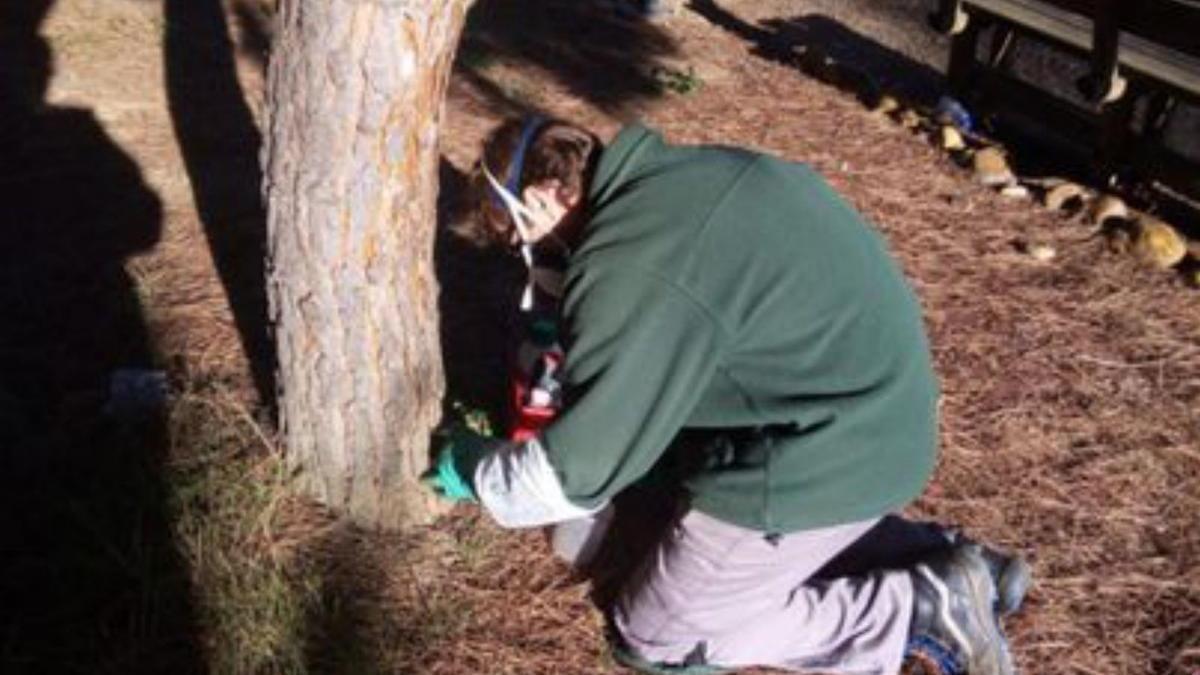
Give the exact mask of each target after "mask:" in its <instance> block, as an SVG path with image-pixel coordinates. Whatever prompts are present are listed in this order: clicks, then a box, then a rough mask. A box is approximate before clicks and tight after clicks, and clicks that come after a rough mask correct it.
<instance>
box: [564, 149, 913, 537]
mask: <svg viewBox="0 0 1200 675" xmlns="http://www.w3.org/2000/svg"><path fill="white" fill-rule="evenodd" d="M587 200H588V201H587V209H588V218H589V220H588V223H587V225H586V226H585V227H584V233H583V235H582V238H581V242H580V244H579V245H578V247H577V248H576V250H575V252H574V253H573V255H572V257H571V261H570V266H569V269H568V272H567V288H566V295H565V299H564V305H563V323H564V329H565V330H564V339H565V343H566V345H567V357H566V371H565V373H564V379H565V395H566V398H565V406H564V412H563V414H562V415H561V417H560V418H559V419H558V420H556V422H555V423H554V424H553V425H552V426H551V427H550V428H549V429H548V430H547V431H546V432H545V434H544V437H543V443H544V445H545V448H546V455H547V457H548V459H549V461H550V464H551V466H552V467H553V468H554V470H555V472H556V474H557V476H558V478H559V480H560V482H561V483H562V486H563V491H564V494H565V495H566V497H567V499H568V500H570V501H571V502H572V503H574V504H576V505H579V506H583V507H592V506H594V505H596V504H599V503H602V502H604V501H605V500H607V499H609V498H611V497H612V496H613V495H614V494H616V493H617V492H618V491H620V490H621V489H622V488H624V487H625V486H627V485H628V484H630V483H631V482H633V481H635V480H637V479H638V478H639V477H641V476H643V475H644V474H645V473H646V472H647V471H648V470H649V469H650V468H651V467H652V466H653V465H654V464H655V462H656V461H658V459H659V458H660V457H661V456H662V455H663V453H664V451H665V449H666V448H667V447H668V446H669V445H670V444H671V442H672V440H673V439H674V438H675V437H676V436H677V435H678V434H679V433H680V432H681V430H684V429H730V430H737V433H736V434H734V436H735V437H737V438H739V439H740V440H738V441H737V442H732V443H724V444H715V445H712V446H709V447H707V448H705V449H703V450H699V449H698V450H695V452H703V453H705V454H706V456H704V457H701V458H695V459H699V460H700V461H698V462H696V463H697V464H699V465H700V466H701V469H700V470H699V471H698V472H697V473H695V474H694V475H692V476H691V477H690V478H689V480H688V482H687V486H688V488H689V490H690V492H691V494H692V506H693V507H694V508H697V509H699V510H701V511H703V512H705V513H708V514H709V515H712V516H715V517H717V518H720V519H722V520H725V521H727V522H731V523H734V524H737V525H741V526H744V527H749V528H754V529H758V530H762V531H764V532H779V533H786V532H791V531H796V530H802V529H809V528H814V527H821V526H828V525H833V524H838V523H846V522H852V521H857V520H863V519H867V518H870V517H873V516H879V515H881V514H884V513H886V512H889V511H892V510H895V509H897V508H899V507H901V506H903V505H905V504H906V503H908V502H910V501H911V500H913V499H914V498H915V497H916V496H917V495H918V494H919V493H920V492H921V490H922V488H923V487H924V485H925V483H926V482H927V481H928V479H929V476H930V474H931V473H932V470H933V466H934V460H935V455H936V442H937V430H936V425H937V423H936V410H935V408H936V399H937V385H936V382H935V378H934V374H933V369H932V366H931V360H930V353H929V346H928V343H927V340H926V337H925V333H924V329H923V327H922V323H921V315H920V309H919V306H918V304H917V301H916V299H915V298H914V295H913V293H912V291H911V290H910V288H909V287H908V285H907V283H906V282H905V280H904V277H903V275H902V273H901V272H900V270H899V269H898V267H897V265H896V264H895V263H894V262H893V260H892V259H891V257H890V256H889V255H888V253H887V251H886V249H885V246H884V244H883V242H882V240H881V237H880V236H879V235H878V234H877V233H876V232H875V231H874V230H873V229H872V228H871V227H870V226H869V225H867V224H866V223H865V222H864V220H863V218H862V217H861V216H860V215H859V214H858V213H856V212H855V211H854V210H853V209H852V208H851V207H850V206H848V205H847V204H846V203H845V202H844V201H843V200H842V199H841V198H840V197H839V196H838V195H837V194H836V193H835V192H834V191H833V190H832V189H831V188H830V187H829V186H828V185H827V184H826V182H825V181H824V180H823V179H822V178H821V177H820V176H819V175H818V174H817V173H815V172H814V171H813V170H812V169H810V168H808V167H807V166H805V165H803V164H795V163H791V162H787V161H783V160H780V159H778V158H774V157H770V156H767V155H762V154H756V153H753V152H749V151H745V150H739V149H733V148H724V147H711V146H700V147H682V146H671V145H667V144H665V143H664V142H663V141H662V139H661V137H660V136H659V135H658V134H657V133H655V132H653V131H651V130H649V129H647V128H645V127H642V126H633V127H629V128H626V129H625V130H624V131H622V132H621V133H620V135H619V136H617V138H616V139H615V140H614V141H613V143H612V144H611V145H610V146H609V147H607V148H606V149H605V150H604V152H603V154H602V156H601V159H600V162H599V166H598V168H597V173H596V176H595V178H594V179H593V181H592V184H591V186H590V188H589V192H588V196H587Z"/></svg>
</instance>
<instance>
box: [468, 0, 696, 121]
mask: <svg viewBox="0 0 1200 675" xmlns="http://www.w3.org/2000/svg"><path fill="white" fill-rule="evenodd" d="M678 52H679V49H678V47H677V45H676V44H675V41H674V40H673V39H672V38H671V37H670V35H668V34H667V33H666V32H665V31H664V30H662V29H661V28H659V27H658V26H655V25H653V24H650V23H647V22H645V21H641V20H634V19H626V18H622V17H621V16H619V15H618V14H617V13H615V12H614V11H612V10H610V9H606V8H604V7H602V6H601V3H596V2H578V1H576V0H547V1H546V2H539V3H536V4H530V3H527V2H521V1H520V0H479V1H478V2H476V3H475V4H474V6H473V7H472V8H471V11H470V12H469V13H468V14H467V20H466V26H465V27H464V29H463V36H462V41H461V42H460V45H459V50H458V56H457V58H456V60H455V68H456V69H457V70H458V71H459V72H463V73H472V74H473V75H474V77H475V79H476V80H477V81H478V80H489V75H488V70H489V69H490V68H491V66H492V65H494V64H496V63H498V62H511V63H520V64H523V65H526V66H534V67H536V68H537V69H539V70H541V71H543V72H545V73H546V74H548V75H549V76H550V77H552V78H554V79H555V80H557V81H558V82H559V83H561V84H562V85H564V86H565V87H566V88H567V90H568V91H570V92H571V93H572V94H574V95H577V96H579V97H580V98H583V99H584V100H587V101H589V102H591V103H592V104H593V105H595V106H596V107H598V108H600V109H601V110H603V111H605V112H607V113H610V114H613V113H621V112H623V111H625V110H626V109H627V108H628V107H629V106H630V105H631V104H633V103H636V102H638V101H641V100H645V99H649V98H653V97H656V96H660V95H661V94H662V85H661V83H660V82H659V81H658V79H657V78H656V77H655V73H654V67H655V66H656V64H657V62H658V60H659V59H662V58H664V57H670V56H673V55H676V54H677V53H678ZM489 81H490V80H489ZM501 88H503V87H501ZM513 93H516V94H519V93H520V92H509V93H507V94H505V97H507V98H510V99H511V98H516V96H513V95H512V94H513Z"/></svg>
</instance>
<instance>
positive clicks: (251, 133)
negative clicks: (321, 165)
mask: <svg viewBox="0 0 1200 675" xmlns="http://www.w3.org/2000/svg"><path fill="white" fill-rule="evenodd" d="M163 9H164V16H165V19H166V28H165V35H164V37H163V51H164V54H163V56H164V61H165V63H164V65H165V69H166V89H167V101H168V106H169V108H170V113H171V120H172V123H173V124H174V126H175V136H176V139H177V140H178V142H179V149H180V151H181V152H182V155H183V161H184V165H185V167H186V169H187V174H188V178H189V180H190V182H191V185H192V190H193V193H194V196H195V203H196V210H197V212H198V214H199V217H200V221H201V224H202V225H203V228H204V234H205V236H206V238H207V240H208V245H209V249H210V250H211V253H212V258H213V262H214V264H215V265H216V269H217V274H218V276H219V277H220V279H221V284H222V286H223V287H224V289H225V295H226V297H227V298H228V300H229V307H230V310H231V311H232V313H233V318H234V322H235V324H236V326H237V330H238V334H239V336H240V338H241V343H242V349H243V350H244V352H245V354H246V357H247V360H248V361H249V362H250V368H251V375H252V377H253V380H254V386H255V389H256V391H257V393H258V397H259V401H260V402H261V403H262V405H263V406H264V407H265V408H266V409H267V411H268V412H269V413H270V414H271V417H272V418H274V413H275V406H276V401H275V384H276V383H275V358H276V355H275V343H274V339H273V337H272V334H271V329H270V319H269V314H268V306H267V294H266V267H265V264H266V263H265V260H266V237H267V229H266V211H265V209H264V207H263V203H262V198H261V188H262V171H261V169H260V168H259V163H258V152H259V147H260V146H261V144H262V138H261V136H260V134H259V131H258V126H257V125H256V124H255V121H254V116H253V115H252V114H251V112H250V108H249V107H248V105H247V103H246V99H245V96H244V94H243V92H242V89H241V86H240V85H239V83H238V79H237V71H236V66H235V61H234V45H233V42H232V40H231V38H230V36H229V26H228V24H227V20H226V16H225V10H224V6H223V3H222V1H221V0H166V1H165V4H164V6H163ZM249 11H250V10H245V9H244V10H243V15H244V16H246V17H247V19H246V20H247V21H248V22H249V25H251V26H254V27H255V28H254V29H253V30H251V31H249V32H250V34H251V39H252V40H259V43H258V45H257V47H256V48H257V49H259V50H260V51H265V48H264V46H263V44H262V43H261V41H263V40H266V39H267V37H266V35H265V34H262V33H261V32H259V31H260V30H261V28H262V26H261V24H259V23H255V22H254V20H253V19H254V16H253V15H251V14H249ZM255 36H257V37H255ZM251 46H252V47H253V45H251ZM264 58H265V57H264Z"/></svg>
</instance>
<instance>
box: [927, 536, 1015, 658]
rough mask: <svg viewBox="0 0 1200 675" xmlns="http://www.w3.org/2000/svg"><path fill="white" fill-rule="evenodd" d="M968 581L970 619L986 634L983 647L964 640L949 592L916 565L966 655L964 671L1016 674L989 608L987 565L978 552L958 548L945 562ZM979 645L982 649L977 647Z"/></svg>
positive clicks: (990, 589) (991, 594)
mask: <svg viewBox="0 0 1200 675" xmlns="http://www.w3.org/2000/svg"><path fill="white" fill-rule="evenodd" d="M948 564H949V565H950V566H951V567H953V568H956V569H957V571H958V572H960V573H961V574H962V575H963V576H964V577H965V578H966V580H967V584H968V586H969V590H970V593H971V600H972V601H971V603H970V611H971V615H972V618H973V619H974V620H975V623H976V625H978V626H979V627H980V628H981V629H982V630H983V631H984V632H985V633H986V637H987V640H986V642H987V644H986V645H973V644H972V643H971V641H970V640H969V639H968V638H967V634H968V632H969V631H968V630H967V629H966V628H965V627H964V626H962V625H960V624H959V623H958V622H957V621H955V620H954V616H953V614H952V612H951V609H952V608H951V606H950V604H951V592H950V589H949V588H948V587H947V586H946V584H945V583H944V582H943V581H942V580H941V579H939V578H938V576H937V575H936V574H934V573H933V571H932V570H930V569H929V568H928V567H927V566H925V565H918V566H917V570H918V572H919V573H920V574H921V575H922V576H923V577H925V580H926V581H928V582H929V583H930V584H931V585H932V586H933V587H934V589H936V590H937V595H938V603H937V604H938V613H939V615H940V617H941V620H942V622H943V624H944V625H945V626H946V627H947V628H948V629H949V630H950V632H951V633H952V635H953V638H954V640H955V641H956V642H957V643H958V646H959V648H960V649H961V651H962V652H963V653H964V654H967V655H968V658H969V663H968V667H967V672H968V673H970V674H971V675H1015V673H1016V669H1015V667H1014V666H1013V662H1012V655H1010V654H1009V652H1008V647H1007V642H1006V641H1005V639H1004V634H1003V633H1002V632H1001V630H1000V626H999V624H997V623H996V616H995V614H994V613H993V612H992V607H994V606H995V603H996V595H995V586H994V582H993V581H992V576H991V574H989V573H988V568H987V563H985V562H984V561H983V558H982V557H980V555H979V553H978V551H973V550H971V549H968V548H960V549H958V550H957V551H955V554H954V557H953V558H952V559H951V560H950V561H949V563H948ZM978 646H982V647H983V649H982V650H976V647H978Z"/></svg>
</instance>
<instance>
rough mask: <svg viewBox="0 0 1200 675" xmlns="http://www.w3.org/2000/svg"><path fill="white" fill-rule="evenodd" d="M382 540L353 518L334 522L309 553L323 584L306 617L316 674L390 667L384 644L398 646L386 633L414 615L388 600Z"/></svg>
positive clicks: (308, 654) (308, 653)
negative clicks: (399, 612) (400, 610)
mask: <svg viewBox="0 0 1200 675" xmlns="http://www.w3.org/2000/svg"><path fill="white" fill-rule="evenodd" d="M377 554H378V550H377V544H375V543H373V542H372V541H371V540H370V538H369V537H366V536H363V534H362V533H361V532H359V531H357V530H356V529H355V528H354V527H353V526H352V525H350V524H348V523H347V524H341V525H337V526H334V527H333V528H332V529H330V530H329V532H328V533H327V534H325V535H324V536H322V537H321V538H320V539H318V540H317V541H315V542H314V543H313V545H312V547H311V549H310V550H309V551H308V553H307V554H306V555H307V557H308V558H309V561H308V563H307V564H310V565H313V566H315V568H316V570H317V572H318V576H319V579H320V581H319V585H318V587H317V588H316V602H314V603H311V604H310V606H309V611H308V612H307V615H306V616H305V621H304V629H305V635H304V645H305V654H304V658H305V665H306V666H307V671H306V672H308V673H311V674H312V675H342V674H343V673H363V674H364V675H374V674H379V675H382V674H383V673H387V672H389V669H388V668H387V666H386V665H385V664H386V661H387V655H386V654H382V653H379V649H380V648H381V647H384V646H386V647H397V646H398V645H399V644H402V643H398V642H396V641H393V640H387V639H382V635H380V633H381V632H382V633H384V634H391V633H396V632H400V631H403V630H404V625H402V624H407V623H409V619H410V618H411V617H403V616H397V615H396V612H394V611H389V609H390V608H389V607H388V606H387V605H386V603H385V601H384V595H385V593H386V589H387V584H386V576H387V575H386V574H385V572H384V568H383V565H385V564H387V563H385V562H383V561H381V560H379V559H378V558H379V556H378V555H377Z"/></svg>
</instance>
